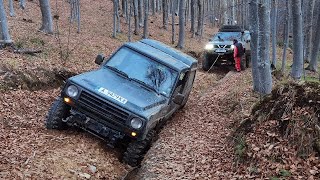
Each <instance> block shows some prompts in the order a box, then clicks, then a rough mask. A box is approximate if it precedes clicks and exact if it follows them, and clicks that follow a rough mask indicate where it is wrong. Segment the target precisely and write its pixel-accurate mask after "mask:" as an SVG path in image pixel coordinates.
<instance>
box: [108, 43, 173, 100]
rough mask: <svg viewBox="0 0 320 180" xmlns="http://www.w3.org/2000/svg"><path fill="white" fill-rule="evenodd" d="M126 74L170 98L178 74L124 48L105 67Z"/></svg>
mask: <svg viewBox="0 0 320 180" xmlns="http://www.w3.org/2000/svg"><path fill="white" fill-rule="evenodd" d="M105 66H106V67H113V68H116V69H117V70H119V71H121V72H123V73H125V74H126V75H127V76H128V78H129V79H131V80H133V81H136V82H138V83H140V84H143V85H144V86H147V87H152V89H154V90H155V91H156V92H157V93H160V94H162V95H164V96H166V97H169V95H170V93H171V91H172V88H173V86H174V83H175V81H176V79H177V76H178V73H177V72H176V71H175V70H173V69H170V68H169V67H167V66H165V65H163V64H160V63H158V62H156V61H154V60H152V59H150V58H148V57H146V56H144V55H142V54H140V53H138V52H135V51H133V50H131V49H129V48H126V47H122V48H121V49H120V50H119V51H118V52H117V53H116V54H115V55H114V56H113V57H112V58H111V59H110V60H109V61H108V62H107V63H106V65H105Z"/></svg>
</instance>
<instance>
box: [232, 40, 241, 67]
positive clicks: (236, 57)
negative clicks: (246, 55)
mask: <svg viewBox="0 0 320 180" xmlns="http://www.w3.org/2000/svg"><path fill="white" fill-rule="evenodd" d="M233 45H234V49H233V58H234V61H235V68H236V70H237V71H238V72H240V71H241V66H240V63H241V58H242V57H241V54H240V53H239V49H238V48H239V46H238V40H236V39H234V40H233Z"/></svg>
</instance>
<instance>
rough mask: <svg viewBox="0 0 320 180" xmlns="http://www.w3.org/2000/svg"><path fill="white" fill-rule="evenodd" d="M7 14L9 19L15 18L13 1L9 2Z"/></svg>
mask: <svg viewBox="0 0 320 180" xmlns="http://www.w3.org/2000/svg"><path fill="white" fill-rule="evenodd" d="M9 12H10V16H11V17H13V16H15V13H14V8H13V0H9Z"/></svg>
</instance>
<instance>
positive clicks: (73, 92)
mask: <svg viewBox="0 0 320 180" xmlns="http://www.w3.org/2000/svg"><path fill="white" fill-rule="evenodd" d="M66 94H67V95H68V96H69V97H72V98H74V97H76V96H77V95H78V94H79V90H78V88H77V87H76V86H75V85H70V86H68V88H67V90H66Z"/></svg>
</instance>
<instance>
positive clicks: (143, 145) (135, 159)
mask: <svg viewBox="0 0 320 180" xmlns="http://www.w3.org/2000/svg"><path fill="white" fill-rule="evenodd" d="M154 136H155V131H154V130H151V131H149V133H148V134H147V136H146V138H145V139H144V140H141V141H133V142H131V143H129V145H128V147H127V150H126V151H125V152H124V154H123V159H122V160H123V162H124V163H126V164H129V165H130V166H132V167H135V166H138V165H140V163H141V161H142V160H143V157H144V155H145V153H146V152H147V151H148V150H149V149H150V147H151V143H152V140H153V138H154Z"/></svg>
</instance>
